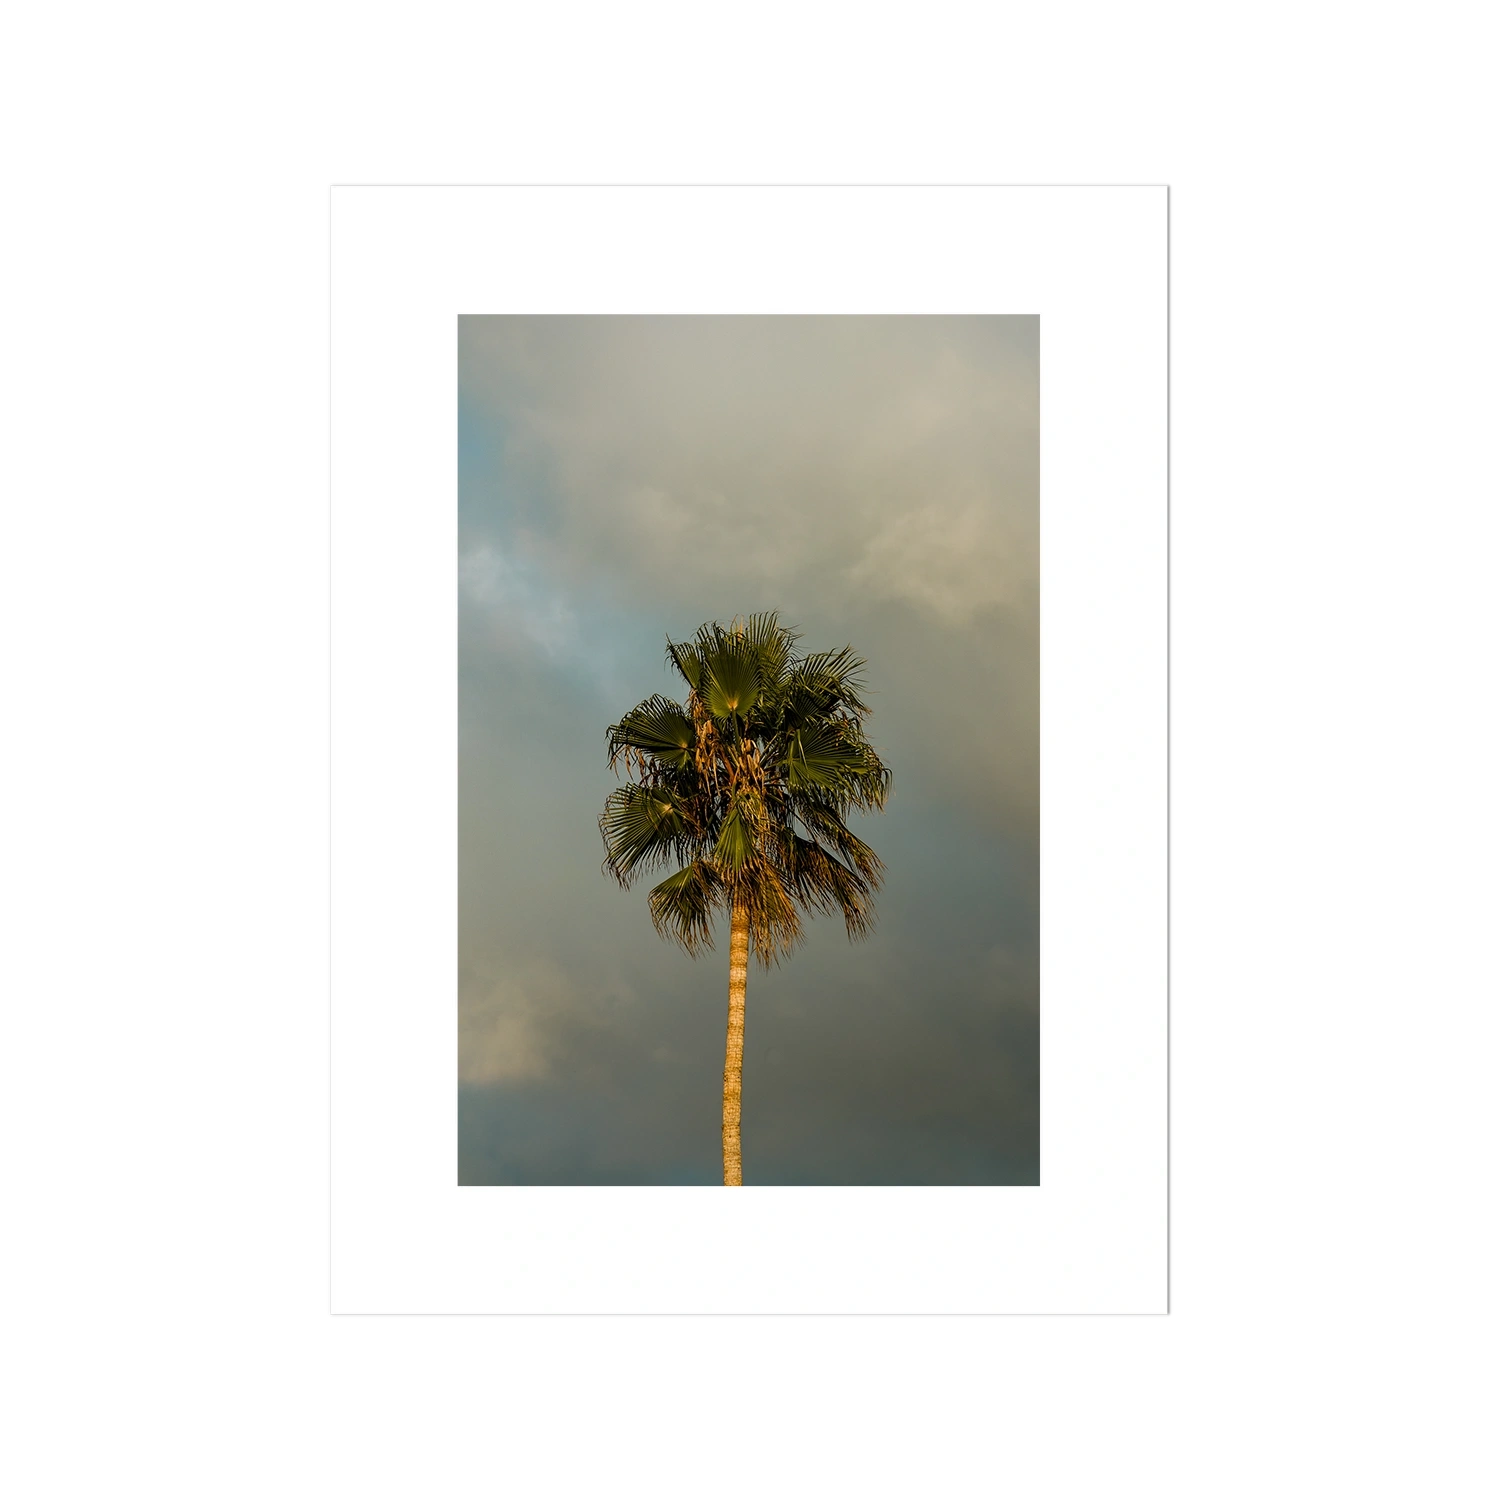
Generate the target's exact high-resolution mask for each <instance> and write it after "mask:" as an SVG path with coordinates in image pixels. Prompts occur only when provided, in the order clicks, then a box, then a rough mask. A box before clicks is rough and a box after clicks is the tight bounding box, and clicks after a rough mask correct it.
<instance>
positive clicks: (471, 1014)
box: [332, 187, 1167, 1313]
mask: <svg viewBox="0 0 1500 1500" xmlns="http://www.w3.org/2000/svg"><path fill="white" fill-rule="evenodd" d="M1166 211H1167V198H1166V191H1165V189H1163V188H993V187H991V188H930V187H929V188H817V189H814V188H785V189H783V188H629V189H626V188H485V187H481V188H402V187H352V188H338V189H335V190H334V193H333V204H332V215H333V225H332V244H333V251H332V302H333V326H332V368H333V389H332V448H333V477H332V486H333V502H332V503H333V558H334V579H333V768H332V774H333V877H334V886H333V953H334V965H333V994H332V1007H333V1015H332V1026H333V1080H332V1089H333V1097H332V1194H333V1265H332V1298H333V1307H334V1310H335V1311H339V1312H376V1313H379V1312H457V1313H462V1312H473V1313H547V1312H622V1313H652V1312H669V1313H670V1312H677V1313H695V1312H703V1313H715V1312H718V1313H753V1312H765V1313H838V1312H898V1313H899V1312H948V1313H1027V1312H1117V1313H1153V1312H1162V1311H1165V1309H1166V1304H1167V1274H1166V1273H1167V1264H1166V1262H1167V1130H1166V1120H1167V1094H1166V1070H1167V964H1166V954H1167V949H1166V937H1167V933H1166V895H1167V885H1166V877H1167V870H1166V849H1167V843H1166V807H1167V783H1166V745H1167V716H1166V684H1167V655H1166V603H1167V594H1166V565H1167V549H1166V524H1167V508H1166V506H1167V495H1166V486H1167V447H1166V432H1167V429H1166V422H1167V322H1166V319H1167V278H1166V271H1167V261H1166V251H1167V212H1166ZM723 1186H736V1187H744V1188H749V1189H751V1191H749V1192H741V1193H729V1194H725V1193H721V1192H719V1191H717V1189H718V1188H720V1187H723Z"/></svg>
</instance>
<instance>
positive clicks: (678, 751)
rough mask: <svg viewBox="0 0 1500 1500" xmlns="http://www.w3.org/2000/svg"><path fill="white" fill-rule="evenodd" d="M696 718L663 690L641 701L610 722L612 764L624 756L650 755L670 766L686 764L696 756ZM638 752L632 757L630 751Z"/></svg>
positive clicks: (608, 740) (609, 738)
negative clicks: (663, 692) (692, 717)
mask: <svg viewBox="0 0 1500 1500" xmlns="http://www.w3.org/2000/svg"><path fill="white" fill-rule="evenodd" d="M693 738H694V734H693V721H692V720H691V719H690V718H689V717H688V716H687V712H686V710H685V709H684V708H683V707H682V705H681V704H679V703H674V702H672V700H671V699H670V698H664V697H663V696H662V695H661V694H660V693H656V694H653V695H652V696H651V697H650V698H647V699H646V700H645V701H644V702H643V703H638V704H637V705H636V706H635V707H634V708H633V709H631V710H630V712H629V713H628V714H626V715H625V717H624V718H623V719H621V720H620V722H619V723H618V724H611V725H610V726H609V731H608V734H607V736H606V743H607V745H608V749H609V764H610V769H611V770H613V769H614V767H615V764H616V762H617V761H619V759H620V758H621V757H622V756H624V757H626V759H627V763H628V762H629V760H631V759H632V758H637V759H638V757H640V756H650V757H651V758H652V759H654V760H656V761H659V762H661V763H662V764H663V765H667V766H685V765H687V764H688V763H689V762H690V761H691V760H692V758H693ZM631 751H636V752H638V757H631V755H630V752H631Z"/></svg>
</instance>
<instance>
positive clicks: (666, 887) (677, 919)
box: [646, 859, 725, 958]
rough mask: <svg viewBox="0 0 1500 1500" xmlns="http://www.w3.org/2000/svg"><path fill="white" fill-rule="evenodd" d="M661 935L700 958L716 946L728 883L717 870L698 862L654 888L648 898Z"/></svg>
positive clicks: (695, 861) (653, 918)
mask: <svg viewBox="0 0 1500 1500" xmlns="http://www.w3.org/2000/svg"><path fill="white" fill-rule="evenodd" d="M646 902H647V905H648V906H649V907H650V909H651V923H652V925H653V926H654V927H655V928H656V931H657V933H658V934H659V935H660V936H661V937H664V938H670V939H671V940H672V941H673V942H674V943H677V944H679V945H680V946H681V947H682V948H684V949H686V950H687V952H688V953H690V954H692V955H693V957H695V958H696V957H697V956H698V954H699V953H701V952H702V951H703V950H704V949H705V948H712V947H713V945H714V927H713V919H714V913H715V912H716V911H717V910H718V909H719V908H720V907H721V906H723V905H724V902H725V896H724V882H723V881H722V880H720V879H719V876H718V873H717V872H716V871H715V870H714V868H713V866H712V865H710V864H708V863H706V862H705V861H703V860H701V859H700V860H694V861H693V863H692V864H690V865H685V866H684V867H683V868H682V869H680V870H679V871H678V872H677V873H676V874H675V875H668V876H667V878H666V879H665V880H663V881H662V882H661V884H659V885H654V886H652V888H651V890H650V892H649V893H648V895H647V897H646Z"/></svg>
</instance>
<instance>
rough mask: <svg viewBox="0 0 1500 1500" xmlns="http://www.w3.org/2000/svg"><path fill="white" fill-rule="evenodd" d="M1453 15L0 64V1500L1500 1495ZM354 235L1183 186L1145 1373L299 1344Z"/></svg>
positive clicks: (314, 1115)
mask: <svg viewBox="0 0 1500 1500" xmlns="http://www.w3.org/2000/svg"><path fill="white" fill-rule="evenodd" d="M1483 14H1484V13H1483V11H1482V9H1481V8H1480V7H1477V6H1473V5H1459V4H1438V5H1431V6H1426V7H1423V8H1421V9H1420V11H1419V10H1418V9H1417V8H1416V7H1409V6H1406V7H1402V6H1391V7H1385V8H1378V9H1371V8H1363V9H1351V8H1349V7H1346V6H1339V5H1332V4H1307V3H1302V4H1297V5H1289V4H1273V5H1270V6H1262V7H1260V8H1258V9H1256V10H1255V11H1254V12H1231V11H1226V10H1223V9H1221V8H1205V7H1201V6H1192V5H1142V6H1136V7H1130V8H1122V7H1114V6H1104V5H1079V4H1072V5H1067V4H1065V5H1060V6H1054V7H1048V8H1046V9H1042V8H1037V7H1031V8H1026V9H1024V10H1022V9H1017V10H1015V11H1013V12H1008V11H1003V10H1002V11H997V10H996V9H994V8H991V7H984V8H979V7H975V8H972V9H970V8H968V7H953V6H943V5H932V6H927V7H923V8H922V9H921V11H920V12H918V11H917V9H916V8H915V7H911V8H903V9H897V8H894V7H870V6H859V7H854V6H822V7H817V8H809V7H807V6H776V5H771V6H761V7H757V8H755V9H754V10H747V11H744V12H743V13H741V14H739V15H737V16H728V15H725V16H717V17H715V16H711V15H709V14H708V13H706V12H704V11H703V10H702V9H701V8H700V7H688V6H676V7H669V6H648V7H645V8H639V7H637V8H627V9H618V8H607V7H603V6H599V7H594V8H588V7H581V6H573V7H558V8H555V9H553V10H549V11H546V12H543V10H542V8H540V7H528V8H525V9H522V8H519V7H517V8H515V9H514V10H512V11H499V10H497V8H496V7H493V6H489V7H479V6H440V5H434V6H428V7H423V8H422V9H421V10H418V9H417V8H416V7H386V8H383V9H372V8H370V7H353V6H326V5H325V6H308V5H299V6H286V5H267V6H261V7H258V8H255V9H253V10H247V11H243V12H239V13H233V14H231V13H228V12H225V11H222V10H216V9H204V8H201V7H189V6H169V5H160V4H158V5H150V4H146V5H142V6H136V7H130V8H119V7H105V6H98V5H95V6H88V5H82V6H75V7H72V8H66V9H65V8H57V7H53V8H43V7H32V8H30V9H28V10H26V11H24V12H21V11H18V12H17V13H16V14H15V15H14V16H12V17H11V18H10V19H9V20H8V22H7V27H6V37H5V43H4V45H3V47H0V142H3V145H0V152H3V153H4V161H3V166H4V179H3V180H4V183H5V192H4V197H3V200H0V201H3V204H4V216H5V225H6V227H5V233H4V237H3V240H0V246H3V249H0V256H3V258H4V275H3V277H0V299H3V304H4V305H3V328H4V335H3V339H0V361H3V375H0V380H3V388H0V410H3V412H4V416H5V429H6V432H5V440H4V443H3V445H0V495H3V497H4V503H3V526H4V533H3V537H0V612H3V613H0V631H3V634H0V640H3V642H4V659H5V679H4V681H5V698H4V702H5V710H6V713H5V719H6V724H7V729H6V733H5V735H4V737H3V740H0V797H3V823H4V834H3V839H0V849H3V852H0V860H3V877H0V878H3V882H4V884H3V890H0V911H3V913H4V918H5V929H6V938H5V943H4V951H3V959H0V962H3V964H4V972H3V975H0V989H3V993H4V995H5V997H6V999H5V1006H4V1011H3V1026H4V1034H3V1038H0V1111H3V1118H0V1149H3V1152H4V1162H3V1172H4V1178H3V1181H4V1184H5V1200H6V1204H5V1207H6V1220H7V1230H6V1233H5V1235H4V1237H3V1239H0V1261H3V1265H0V1296H3V1298H4V1303H5V1312H4V1326H5V1333H4V1338H3V1341H0V1376H3V1379H4V1382H5V1386H6V1391H5V1396H4V1400H5V1410H6V1417H7V1422H6V1426H7V1429H8V1432H7V1438H6V1441H5V1444H4V1448H3V1456H0V1477H3V1478H4V1480H5V1483H6V1488H7V1489H8V1490H11V1491H13V1492H15V1493H18V1494H24V1495H28V1496H29V1495H50V1494H58V1495H75V1494H92V1493H113V1492H121V1491H125V1492H128V1491H130V1490H134V1489H141V1490H144V1491H149V1492H151V1493H155V1494H163V1495H167V1494H172V1495H175V1494H184V1495H188V1494H193V1495H196V1494H222V1495H233V1494H247V1495H262V1494H267V1493H276V1494H318V1495H325V1494H351V1495H353V1494H358V1495H360V1496H373V1495H387V1494H389V1495H409V1494H434V1495H453V1494H469V1493H490V1492H500V1491H505V1492H508V1493H513V1494H562V1495H567V1494H573V1493H581V1492H583V1491H584V1490H585V1489H587V1490H589V1491H595V1490H597V1489H598V1488H599V1487H601V1486H604V1485H608V1486H610V1487H611V1488H615V1489H620V1490H623V1491H625V1492H627V1493H634V1492H637V1491H650V1492H652V1493H665V1494H689V1493H692V1494H697V1493H701V1492H703V1491H704V1490H705V1489H708V1488H712V1489H714V1490H715V1491H717V1492H719V1493H728V1494H757V1495H760V1494H768V1493H778V1494H824V1493H833V1494H839V1493H847V1492H851V1491H853V1490H855V1489H856V1488H858V1489H863V1490H865V1491H867V1492H872V1493H879V1494H911V1493H932V1494H955V1493H956V1494H967V1493H974V1492H988V1491H991V1490H1002V1491H1005V1492H1007V1493H1012V1494H1017V1495H1026V1496H1073V1495H1080V1496H1092V1495H1095V1494H1100V1493H1110V1494H1124V1495H1130V1494H1142V1495H1151V1496H1161V1495H1184V1496H1196V1495H1203V1494H1212V1495H1225V1496H1229V1495H1254V1496H1260V1495H1265V1494H1281V1495H1326V1494H1339V1493H1349V1494H1354V1493H1359V1494H1368V1495H1383V1494H1391V1495H1403V1496H1404V1495H1410V1494H1419V1493H1425V1494H1441V1495H1444V1496H1463V1495H1478V1494H1481V1493H1488V1492H1490V1491H1491V1489H1492V1486H1493V1483H1494V1478H1495V1475H1494V1462H1495V1460H1494V1450H1493V1444H1492V1443H1489V1442H1487V1441H1485V1438H1486V1433H1485V1430H1484V1427H1485V1425H1487V1424H1488V1423H1489V1422H1490V1421H1491V1420H1492V1415H1493V1410H1494V1391H1493V1373H1492V1372H1493V1348H1494V1339H1495V1333H1496V1297H1495V1292H1494V1289H1493V1288H1494V1277H1493V1267H1494V1265H1495V1264H1496V1261H1497V1253H1496V1252H1497V1248H1500V1247H1497V1245H1496V1243H1495V1222H1494V1221H1495V1215H1494V1206H1495V1200H1494V1188H1493V1183H1494V1153H1493V1141H1494V1138H1495V1125H1496V1119H1495V1113H1496V1106H1495V1089H1494V1084H1493V1077H1494V1052H1495V1041H1496V1029H1497V1026H1496V1019H1495V1013H1496V1007H1495V1000H1496V970H1495V961H1494V957H1493V949H1494V943H1493V923H1494V912H1495V907H1496V901H1495V898H1496V890H1495V877H1494V860H1493V854H1492V851H1493V848H1494V847H1495V834H1496V798H1495V792H1494V766H1495V765H1496V764H1497V763H1500V754H1497V751H1500V746H1497V745H1496V735H1495V723H1494V713H1493V708H1492V700H1493V675H1494V668H1493V655H1494V651H1493V648H1494V641H1495V623H1496V621H1495V602H1494V592H1495V591H1494V583H1493V577H1494V551H1495V542H1496V522H1495V519H1494V517H1495V500H1496V477H1497V474H1496V468H1497V459H1496V448H1495V444H1494V441H1493V424H1494V412H1495V410H1496V406H1497V402H1496V397H1497V394H1500V393H1497V390H1496V366H1495V361H1494V355H1493V350H1494V348H1495V346H1496V333H1497V328H1496V323H1497V317H1496V314H1497V307H1496V292H1495V278H1494V275H1493V267H1494V265H1495V264H1496V263H1500V253H1497V252H1500V246H1497V243H1496V240H1497V235H1496V218H1495V208H1494V195H1493V191H1492V187H1491V182H1490V179H1491V176H1492V173H1491V170H1490V163H1489V161H1488V158H1487V157H1486V156H1485V155H1484V154H1483V143H1484V142H1485V141H1486V140H1487V139H1488V138H1490V137H1492V136H1493V134H1494V133H1495V125H1496V123H1497V122H1496V120H1495V118H1494V116H1495V113H1496V108H1495V101H1494V93H1493V89H1492V87H1491V80H1490V78H1489V76H1488V73H1489V70H1488V68H1487V66H1486V62H1487V57H1488V55H1489V53H1488V49H1487V47H1486V46H1485V45H1484V40H1483V37H1482V35H1481V22H1482V20H1483ZM360 180H379V181H403V180H404V181H427V180H439V181H516V180H520V181H546V180H566V181H641V180H654V181H705V180H707V181H729V182H733V181H788V180H789V181H830V180H832V181H845V180H854V181H928V180H937V181H1000V182H1015V181H1021V182H1027V181H1080V182H1081V181H1102V182H1109V181H1166V182H1170V183H1171V184H1172V185H1173V190H1174V191H1173V229H1174V245H1173V256H1174V324H1173V346H1174V359H1175V365H1174V427H1173V443H1174V460H1175V469H1174V579H1173V605H1174V617H1173V623H1174V639H1175V657H1174V708H1175V723H1174V756H1175V760H1174V775H1175V786H1174V792H1175V800H1174V824H1173V842H1174V851H1175V860H1176V864H1175V872H1174V929H1173V937H1174V941H1173V948H1174V961H1175V973H1174V1022H1173V1126H1174V1142H1175V1144H1174V1219H1173V1312H1172V1315H1171V1316H1170V1317H1169V1318H1116V1319H1108V1318H1106V1319H1091V1318H1064V1319H1051V1318H1018V1319H995V1320H985V1321H970V1320H962V1319H934V1320H927V1319H901V1320H889V1321H864V1320H857V1319H800V1320H785V1319H753V1318H745V1319H734V1320H702V1319H691V1318H684V1319H672V1320H638V1319H604V1320H597V1321H595V1320H586V1319H564V1320H547V1319H466V1318H424V1317H409V1318H331V1317H330V1316H329V1315H328V1312H327V1307H328V1285H327V1265H328V1262H327V1223H328V1220H327V1211H328V1199H327V1157H326V1139H327V1087H326V1085H327V1067H328V1053H327V1016H328V1012H327V971H326V962H327V953H328V934H327V926H326V918H327V910H328V906H327V886H326V877H327V843H326V818H327V809H328V791H327V780H326V765H327V761H326V750H327V739H326V725H327V686H328V683H327V669H326V655H325V651H324V642H325V640H326V624H327V594H326V579H327V565H328V557H327V484H326V479H327V476H326V457H327V445H326V444H327V429H326V414H327V384H326V382H327V338H326V334H327V306H328V304H327V283H326V274H327V255H326V250H327V241H326V233H327V185H328V184H329V182H331V181H360ZM726 1448H727V1450H728V1451H727V1453H726ZM726 1459H727V1462H726Z"/></svg>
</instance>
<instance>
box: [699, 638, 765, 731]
mask: <svg viewBox="0 0 1500 1500" xmlns="http://www.w3.org/2000/svg"><path fill="white" fill-rule="evenodd" d="M700 654H701V659H702V662H703V676H702V678H701V680H700V692H701V693H702V696H703V702H704V704H705V705H706V706H707V708H708V711H709V713H711V714H712V715H713V716H714V718H716V719H727V718H730V717H731V716H732V715H736V714H740V715H744V714H748V713H749V712H750V710H751V709H752V708H753V707H754V706H755V700H756V698H757V697H758V696H759V695H760V663H759V661H758V660H757V653H756V652H755V650H754V648H753V647H752V646H751V645H750V643H749V642H748V641H746V640H745V639H744V637H743V636H736V635H733V634H730V633H728V632H724V633H722V634H721V635H720V637H719V639H718V640H716V641H715V642H714V643H713V644H712V645H711V646H709V647H708V649H706V650H703V651H702V652H701V653H700Z"/></svg>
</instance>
